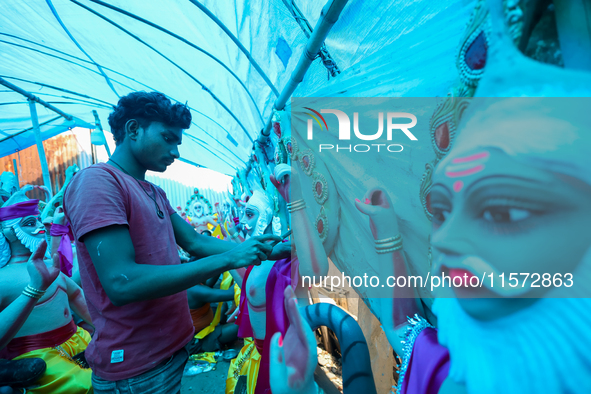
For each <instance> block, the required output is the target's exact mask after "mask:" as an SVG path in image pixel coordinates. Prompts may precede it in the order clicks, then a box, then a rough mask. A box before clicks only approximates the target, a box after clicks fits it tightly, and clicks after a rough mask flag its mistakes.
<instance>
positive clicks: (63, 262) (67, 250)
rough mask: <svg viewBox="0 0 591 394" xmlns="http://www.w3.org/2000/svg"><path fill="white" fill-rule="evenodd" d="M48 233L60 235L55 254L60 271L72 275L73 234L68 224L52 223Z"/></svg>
mask: <svg viewBox="0 0 591 394" xmlns="http://www.w3.org/2000/svg"><path fill="white" fill-rule="evenodd" d="M49 235H51V236H52V237H60V236H61V237H62V240H61V241H60V246H59V248H58V249H57V254H58V255H59V258H60V271H62V272H63V273H64V275H67V276H69V277H70V278H71V277H72V267H73V266H74V253H73V252H72V239H73V238H74V235H73V234H72V230H71V229H70V224H69V223H68V224H66V225H63V224H52V225H51V230H50V231H49Z"/></svg>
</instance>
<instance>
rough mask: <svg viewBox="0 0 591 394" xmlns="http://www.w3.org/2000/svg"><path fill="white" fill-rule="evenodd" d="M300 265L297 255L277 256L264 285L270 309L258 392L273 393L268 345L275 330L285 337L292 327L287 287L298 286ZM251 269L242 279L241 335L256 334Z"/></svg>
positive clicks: (238, 319)
mask: <svg viewBox="0 0 591 394" xmlns="http://www.w3.org/2000/svg"><path fill="white" fill-rule="evenodd" d="M298 268H299V261H298V260H297V258H295V257H294V258H288V259H282V260H277V261H276V262H275V264H273V268H271V271H270V272H269V276H268V278H267V284H266V285H265V292H266V293H265V295H266V313H267V319H266V331H265V333H266V334H265V340H264V345H263V349H262V352H261V364H260V367H259V374H258V377H257V385H256V388H255V394H270V393H271V388H270V383H269V348H270V342H271V337H273V335H274V334H275V333H276V332H280V333H281V335H283V336H284V337H285V333H286V332H287V329H288V328H289V319H288V317H287V312H286V311H285V303H284V300H285V296H284V291H285V288H286V287H287V286H292V287H293V288H294V289H295V288H296V287H297V285H298V278H299V270H298ZM250 271H252V267H248V269H247V270H246V274H245V275H244V279H243V281H242V293H241V294H240V315H239V316H238V318H237V319H236V324H238V326H239V327H238V336H239V337H241V338H248V337H252V336H253V332H252V326H251V325H250V318H249V315H248V306H247V302H246V281H247V279H248V276H249V274H250Z"/></svg>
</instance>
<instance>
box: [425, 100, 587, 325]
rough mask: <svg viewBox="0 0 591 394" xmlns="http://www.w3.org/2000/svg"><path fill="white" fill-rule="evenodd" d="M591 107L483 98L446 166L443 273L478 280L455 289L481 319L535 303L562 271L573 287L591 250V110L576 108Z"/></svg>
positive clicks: (441, 197) (436, 223)
mask: <svg viewBox="0 0 591 394" xmlns="http://www.w3.org/2000/svg"><path fill="white" fill-rule="evenodd" d="M578 100H584V101H585V102H578ZM586 104H589V103H588V100H587V99H549V98H547V99H509V100H507V99H505V100H502V101H501V100H492V101H488V102H486V103H482V102H478V101H476V102H474V103H473V106H475V107H476V108H475V110H474V111H473V114H472V116H471V117H470V118H469V119H468V120H467V122H466V123H465V124H464V127H463V129H462V130H461V131H460V135H459V138H458V141H457V143H456V146H455V147H454V149H453V150H452V151H451V152H450V153H449V154H448V156H447V157H446V158H445V159H444V160H443V161H442V162H441V163H440V164H439V166H438V167H437V169H436V171H435V174H434V182H433V187H432V189H431V208H432V211H433V234H432V245H433V248H434V261H435V267H434V268H435V270H436V272H435V273H434V274H438V275H441V273H443V274H446V275H448V276H451V277H452V278H454V277H457V276H460V277H462V278H466V279H468V285H467V286H463V287H453V291H454V292H455V295H457V296H458V297H459V298H460V300H459V302H460V305H461V306H462V307H463V308H464V309H465V310H466V312H467V313H468V314H470V315H472V316H473V317H475V318H478V319H483V320H488V319H496V318H499V317H501V316H504V315H507V314H510V313H512V312H514V311H516V310H519V309H521V308H523V307H525V306H527V305H530V304H531V303H533V302H534V301H535V298H536V297H537V298H539V297H542V296H544V295H545V293H546V292H548V291H549V289H550V288H552V287H555V286H554V284H555V283H556V284H558V283H559V282H558V280H556V282H553V281H554V279H555V278H558V277H559V276H560V278H561V279H562V280H565V279H566V280H567V281H568V282H569V283H570V278H571V277H570V276H568V277H567V278H565V274H567V273H570V274H572V273H573V272H575V271H576V270H577V268H578V266H579V264H580V262H581V261H582V259H583V257H584V255H585V253H586V252H587V251H588V249H589V248H590V246H591V233H590V232H589V231H586V228H588V223H589V222H590V221H591V204H589V201H591V183H590V182H589V175H587V174H586V172H587V165H585V164H584V163H589V162H588V159H587V155H586V154H585V153H584V150H585V149H591V139H590V138H589V137H588V135H589V134H590V133H591V131H590V130H588V128H589V123H588V119H586V118H588V116H587V115H586V113H585V112H577V111H576V110H575V109H574V107H580V108H582V106H584V105H586ZM585 146H586V148H585ZM511 274H516V275H513V276H512V277H511ZM522 274H523V275H522ZM525 274H529V277H528V278H527V280H526V275H525ZM546 274H548V275H546ZM556 274H559V276H557V275H556ZM503 275H504V277H503ZM473 276H476V277H477V278H478V279H479V280H480V281H482V278H484V283H483V286H482V287H480V286H476V287H473V286H471V285H470V284H469V283H470V279H474V280H473V282H472V283H474V284H475V283H477V282H478V281H477V280H476V278H472V277H473ZM512 278H515V279H512ZM546 278H550V280H547V279H546ZM536 279H538V281H537V282H535V283H534V280H536ZM545 279H546V280H545ZM524 281H525V284H524ZM458 283H459V281H458ZM516 283H517V284H518V285H515V284H516ZM549 283H552V285H551V286H548V284H549ZM463 284H464V285H466V283H465V282H464V283H463ZM536 285H539V287H536ZM514 296H524V297H533V298H529V299H528V298H520V299H514V298H510V297H514Z"/></svg>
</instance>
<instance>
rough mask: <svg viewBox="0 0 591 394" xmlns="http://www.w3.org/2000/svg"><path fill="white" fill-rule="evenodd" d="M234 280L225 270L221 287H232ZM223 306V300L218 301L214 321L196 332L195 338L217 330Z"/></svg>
mask: <svg viewBox="0 0 591 394" xmlns="http://www.w3.org/2000/svg"><path fill="white" fill-rule="evenodd" d="M232 280H233V279H232V275H230V273H229V272H228V271H226V272H224V275H223V276H222V283H221V284H220V289H222V290H228V289H229V288H230V285H231V284H232ZM223 306H224V303H223V302H220V303H218V307H217V308H216V310H215V315H214V316H213V321H212V322H211V323H210V324H209V326H207V327H205V328H204V329H203V330H201V331H199V332H198V333H197V334H195V338H197V339H203V338H205V337H206V336H208V335H209V334H211V333H212V332H213V331H214V330H215V328H216V326H217V325H218V324H219V323H220V319H221V317H222V307H223Z"/></svg>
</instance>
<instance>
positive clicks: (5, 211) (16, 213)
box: [0, 200, 39, 222]
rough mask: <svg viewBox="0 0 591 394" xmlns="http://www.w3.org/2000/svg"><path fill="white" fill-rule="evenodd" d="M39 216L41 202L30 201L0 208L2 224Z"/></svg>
mask: <svg viewBox="0 0 591 394" xmlns="http://www.w3.org/2000/svg"><path fill="white" fill-rule="evenodd" d="M38 215H39V200H28V201H23V202H17V203H16V204H13V205H9V206H7V207H4V208H0V222H3V221H5V220H10V219H17V218H24V217H25V216H38Z"/></svg>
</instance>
